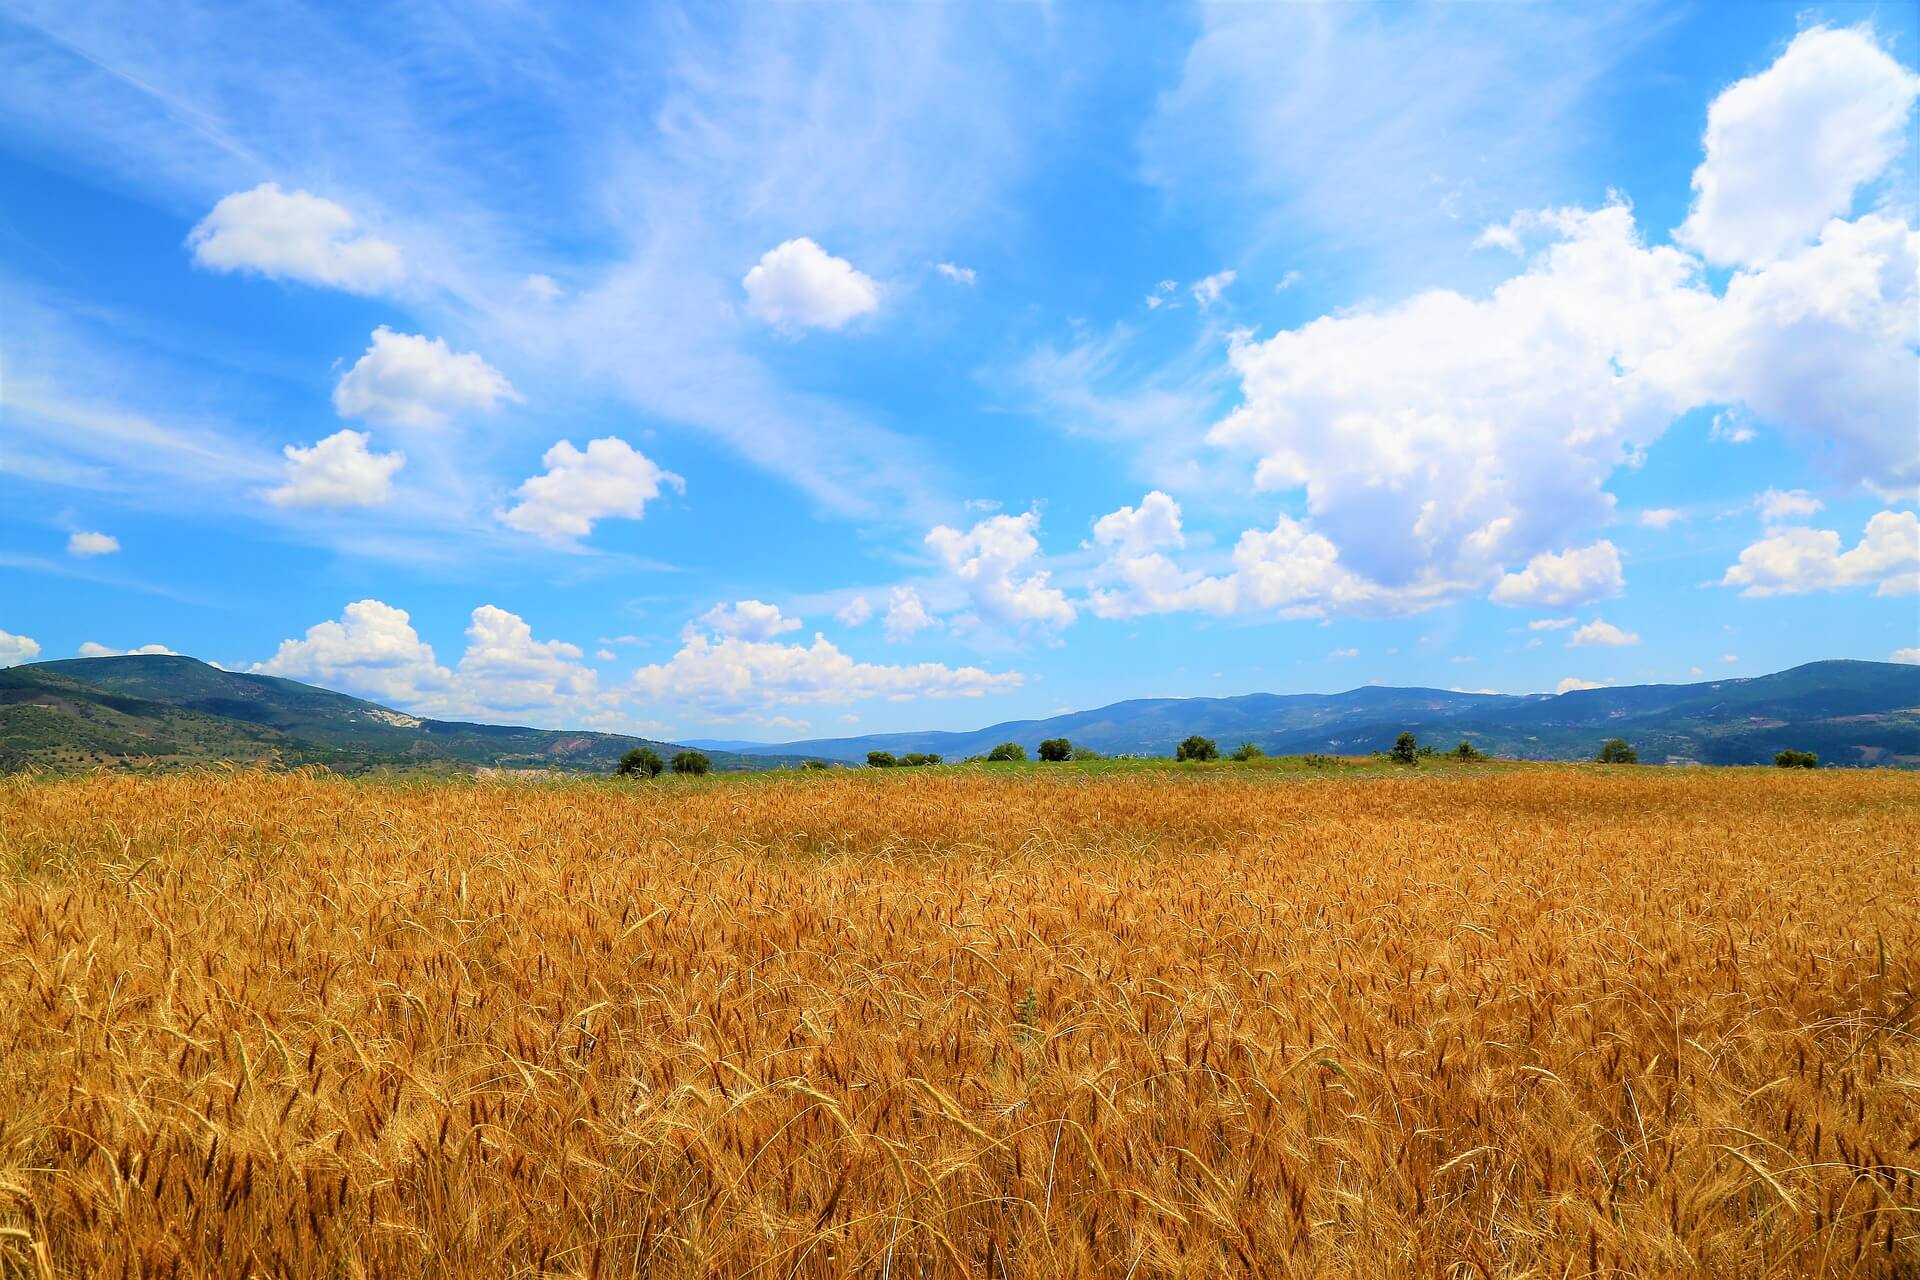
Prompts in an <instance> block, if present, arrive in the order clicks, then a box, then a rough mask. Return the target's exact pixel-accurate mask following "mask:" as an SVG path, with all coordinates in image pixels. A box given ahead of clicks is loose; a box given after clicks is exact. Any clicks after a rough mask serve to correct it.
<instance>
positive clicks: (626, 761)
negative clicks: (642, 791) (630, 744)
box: [613, 747, 662, 778]
mask: <svg viewBox="0 0 1920 1280" xmlns="http://www.w3.org/2000/svg"><path fill="white" fill-rule="evenodd" d="M661 768H662V766H661V764H660V753H659V752H658V751H655V750H654V749H653V748H652V747H635V748H634V749H633V750H631V751H629V752H627V754H625V755H623V756H621V757H620V763H619V764H617V765H615V766H614V770H613V772H614V776H615V777H620V778H635V777H640V778H657V777H659V776H660V770H661Z"/></svg>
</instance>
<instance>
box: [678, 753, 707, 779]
mask: <svg viewBox="0 0 1920 1280" xmlns="http://www.w3.org/2000/svg"><path fill="white" fill-rule="evenodd" d="M711 768H713V761H711V760H709V759H707V753H706V752H704V751H682V752H679V753H678V754H676V755H675V756H674V757H673V771H674V772H675V773H689V774H695V775H698V774H702V773H705V772H706V771H707V770H709V769H711Z"/></svg>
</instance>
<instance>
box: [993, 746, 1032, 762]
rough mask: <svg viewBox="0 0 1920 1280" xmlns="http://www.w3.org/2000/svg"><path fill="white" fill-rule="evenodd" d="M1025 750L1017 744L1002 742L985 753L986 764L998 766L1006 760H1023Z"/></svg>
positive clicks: (1025, 753) (1025, 754) (1025, 755)
mask: <svg viewBox="0 0 1920 1280" xmlns="http://www.w3.org/2000/svg"><path fill="white" fill-rule="evenodd" d="M1026 758H1027V749H1026V748H1025V747H1023V746H1021V745H1020V744H1019V743H1017V742H1003V743H1001V744H1000V745H999V746H997V747H995V748H994V749H993V750H991V751H989V752H987V763H988V764H1000V763H1002V762H1004V761H1008V760H1025V759H1026Z"/></svg>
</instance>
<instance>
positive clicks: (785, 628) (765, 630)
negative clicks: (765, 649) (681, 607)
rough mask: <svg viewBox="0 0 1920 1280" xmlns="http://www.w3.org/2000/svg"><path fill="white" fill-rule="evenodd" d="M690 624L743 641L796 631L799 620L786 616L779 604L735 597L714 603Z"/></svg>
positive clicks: (765, 638)
mask: <svg viewBox="0 0 1920 1280" xmlns="http://www.w3.org/2000/svg"><path fill="white" fill-rule="evenodd" d="M689 625H690V626H691V627H692V628H693V629H694V630H698V629H699V628H700V627H705V628H707V629H708V630H710V631H717V632H719V633H720V634H722V635H728V636H738V637H740V638H741V639H743V640H771V639H773V638H774V637H775V636H779V635H785V634H786V633H787V632H789V631H798V630H799V629H800V619H798V618H789V617H787V616H785V615H784V614H782V613H781V612H780V606H779V605H773V604H767V603H766V602H765V601H762V600H736V601H735V602H734V603H732V604H717V605H715V606H713V608H711V609H709V610H707V611H706V612H705V613H703V614H701V615H700V616H699V617H698V618H697V619H695V620H694V622H693V623H691V624H689Z"/></svg>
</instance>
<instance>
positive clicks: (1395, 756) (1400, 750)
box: [1387, 733, 1420, 764]
mask: <svg viewBox="0 0 1920 1280" xmlns="http://www.w3.org/2000/svg"><path fill="white" fill-rule="evenodd" d="M1387 758H1388V759H1389V760H1392V761H1393V762H1394V763H1395V764H1419V763H1420V746H1419V743H1418V742H1416V741H1415V740H1414V736H1413V735H1412V734H1411V733H1402V734H1401V735H1400V736H1399V737H1397V738H1395V739H1394V740H1393V750H1391V751H1389V752H1387Z"/></svg>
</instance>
